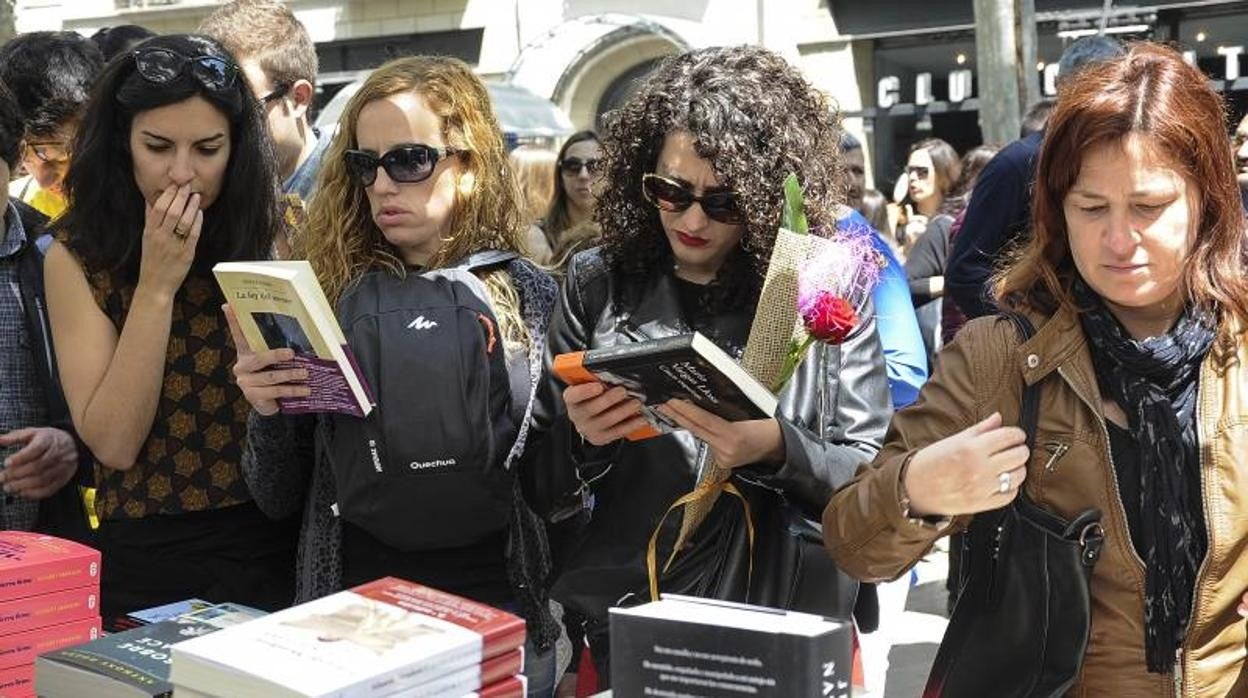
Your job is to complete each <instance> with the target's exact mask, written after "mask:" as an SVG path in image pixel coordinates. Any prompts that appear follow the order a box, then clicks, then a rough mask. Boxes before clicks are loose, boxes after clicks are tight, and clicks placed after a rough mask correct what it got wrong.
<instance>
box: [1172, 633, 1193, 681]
mask: <svg viewBox="0 0 1248 698" xmlns="http://www.w3.org/2000/svg"><path fill="white" fill-rule="evenodd" d="M1189 622H1190V621H1189ZM1182 695H1183V648H1182V647H1180V648H1179V649H1177V650H1175V651H1174V698H1181V696H1182Z"/></svg>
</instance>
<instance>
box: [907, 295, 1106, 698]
mask: <svg viewBox="0 0 1248 698" xmlns="http://www.w3.org/2000/svg"><path fill="white" fill-rule="evenodd" d="M1008 317H1009V318H1010V319H1011V320H1012V321H1013V322H1014V324H1015V326H1016V327H1017V329H1018V332H1019V334H1020V335H1021V336H1022V340H1023V341H1026V340H1027V339H1029V338H1030V337H1031V335H1032V334H1034V332H1035V330H1034V328H1033V327H1032V325H1031V323H1030V321H1028V320H1027V319H1026V318H1025V317H1023V316H1022V315H1017V314H1009V315H1008ZM1039 390H1040V385H1039V383H1037V384H1034V385H1031V386H1028V387H1026V388H1025V389H1024V391H1023V399H1022V409H1021V413H1020V419H1019V423H1020V425H1021V426H1022V427H1023V429H1024V430H1025V431H1026V433H1027V446H1028V448H1031V447H1032V446H1033V445H1034V441H1035V436H1036V424H1037V420H1038V418H1039V414H1038V412H1039ZM1100 520H1101V511H1100V510H1099V509H1095V508H1091V509H1087V510H1085V511H1083V512H1082V513H1080V514H1079V515H1078V516H1076V517H1075V518H1074V519H1073V520H1071V521H1065V520H1063V519H1062V518H1061V517H1059V516H1057V515H1055V514H1053V513H1052V512H1049V511H1047V510H1045V509H1043V508H1041V507H1039V506H1037V505H1036V504H1035V503H1034V502H1033V501H1031V499H1030V498H1029V497H1028V496H1027V495H1026V493H1025V492H1020V493H1019V495H1018V497H1016V498H1015V499H1014V501H1013V502H1011V503H1010V504H1009V505H1008V506H1006V507H1004V508H1002V509H997V510H994V511H989V512H983V513H981V514H977V515H975V517H974V518H973V519H971V522H970V524H969V526H968V527H967V531H966V535H965V536H964V537H963V541H964V543H963V548H962V555H963V558H962V567H963V575H962V584H961V585H960V586H961V589H960V593H959V596H958V601H957V605H956V606H954V609H953V615H952V617H951V618H950V619H949V626H948V628H947V629H946V631H945V636H944V639H943V641H942V642H941V643H940V649H939V650H937V652H936V659H935V661H934V662H933V665H932V670H931V673H930V674H929V675H928V679H927V686H926V688H925V689H924V691H923V696H924V698H963V697H965V698H971V697H974V698H979V697H981V696H993V697H994V698H1014V697H1020V698H1021V697H1023V696H1027V697H1028V698H1031V697H1035V696H1061V695H1064V694H1065V693H1066V691H1067V690H1068V689H1069V688H1070V686H1071V685H1072V684H1073V683H1074V682H1075V679H1076V678H1077V677H1078V675H1079V668H1080V666H1081V665H1082V663H1083V654H1084V652H1085V651H1086V650H1087V646H1088V635H1089V629H1090V626H1091V615H1092V608H1091V591H1090V584H1091V579H1092V568H1093V566H1095V565H1096V561H1097V560H1098V559H1099V558H1100V554H1101V547H1102V545H1103V543H1104V540H1105V532H1104V530H1103V529H1102V527H1101V523H1100Z"/></svg>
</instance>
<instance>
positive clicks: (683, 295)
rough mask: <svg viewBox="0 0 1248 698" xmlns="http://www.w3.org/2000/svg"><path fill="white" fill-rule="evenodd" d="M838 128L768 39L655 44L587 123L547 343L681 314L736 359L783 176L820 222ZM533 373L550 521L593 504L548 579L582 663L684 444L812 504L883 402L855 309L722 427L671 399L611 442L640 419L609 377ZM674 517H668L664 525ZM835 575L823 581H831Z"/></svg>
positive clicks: (876, 347)
mask: <svg viewBox="0 0 1248 698" xmlns="http://www.w3.org/2000/svg"><path fill="white" fill-rule="evenodd" d="M839 137H840V129H839V128H838V127H837V126H836V122H835V120H834V119H832V118H830V117H829V106H828V103H827V101H826V100H825V99H824V98H823V97H822V96H821V95H820V94H819V92H818V91H817V90H815V89H814V88H813V87H811V85H810V84H809V83H807V82H806V81H805V80H804V79H803V78H802V77H801V75H800V74H799V73H798V71H797V70H796V69H794V68H793V67H792V66H790V65H789V64H788V63H786V62H785V61H784V59H783V58H781V57H780V56H778V55H776V54H774V53H771V52H769V51H766V50H764V49H760V48H753V47H739V48H716V49H705V50H699V51H694V52H691V53H688V54H684V55H682V56H678V57H675V58H672V59H669V60H667V61H666V62H665V63H663V64H662V66H661V67H659V68H658V69H657V70H656V71H655V73H654V74H653V75H651V76H650V77H649V78H648V79H647V81H646V82H645V84H644V85H643V86H642V87H641V89H640V91H639V92H638V93H637V94H636V95H635V96H634V97H633V98H632V100H630V101H629V103H628V104H627V105H625V106H624V107H623V108H622V109H621V110H620V111H619V112H618V114H617V116H616V117H615V118H614V119H613V121H612V123H611V124H610V126H609V128H608V130H607V133H606V134H605V138H604V149H605V151H606V168H605V174H604V177H605V179H604V184H605V186H604V187H603V193H602V195H601V196H600V198H599V200H598V208H597V216H598V219H599V220H600V222H601V223H602V226H603V235H604V236H603V246H602V248H600V249H596V250H589V251H586V252H582V253H580V254H579V255H577V256H576V257H574V258H573V261H572V263H571V265H570V267H569V271H568V276H567V278H566V280H565V282H564V286H563V293H562V296H561V299H560V305H559V308H558V309H557V310H556V312H555V316H554V318H553V319H552V320H551V329H550V332H549V346H548V353H549V354H550V355H554V354H558V353H561V352H570V351H578V350H582V349H592V348H595V347H606V346H612V345H618V344H623V343H627V342H632V341H636V340H637V339H638V338H645V337H663V336H670V335H676V334H680V333H685V332H690V331H694V330H696V331H698V332H701V333H702V334H703V335H706V336H707V337H708V338H710V339H711V340H712V341H714V342H716V343H717V344H718V345H719V346H720V347H722V348H724V349H725V350H726V351H728V352H729V353H730V354H731V355H734V356H740V355H741V353H742V351H743V348H744V345H745V343H746V339H747V336H748V333H749V329H750V326H751V323H752V321H753V319H754V315H755V313H756V312H763V311H764V310H765V309H764V308H759V307H757V303H758V298H759V293H760V289H761V285H762V282H763V278H764V276H765V273H766V270H767V265H768V262H769V259H770V254H771V250H772V247H773V245H774V244H775V238H776V232H777V228H778V226H779V224H780V219H781V211H782V207H783V193H782V182H783V180H784V178H785V176H786V175H787V174H788V173H789V172H796V173H797V175H798V177H799V178H800V180H801V181H802V183H803V186H804V188H805V192H806V201H807V214H808V216H809V218H810V220H811V223H812V225H822V226H826V227H827V228H829V229H831V228H833V227H834V226H835V224H836V217H835V210H836V204H837V203H838V202H839V199H840V196H841V194H840V189H841V182H842V179H841V177H840V167H839V155H838V148H837V145H838V141H839ZM541 387H542V395H541V400H540V403H539V404H540V407H541V410H540V411H539V412H538V418H539V424H540V425H542V426H543V427H545V429H547V430H548V431H547V432H546V434H545V440H544V442H543V443H542V445H541V446H540V447H536V446H535V447H534V448H533V449H532V452H531V453H530V458H529V460H528V462H527V465H528V466H529V467H528V471H527V473H526V478H527V479H528V483H529V485H530V486H531V487H533V488H534V492H533V499H534V501H535V502H538V506H539V509H540V510H542V511H545V512H548V513H549V515H550V516H551V517H552V518H559V517H560V516H561V515H566V514H568V513H569V512H573V513H575V512H577V511H578V510H577V503H578V502H581V501H587V500H591V499H592V501H593V505H592V516H589V517H588V522H587V524H586V526H585V529H584V531H583V532H582V533H581V534H580V536H579V537H580V539H581V540H580V544H579V546H577V547H576V549H575V550H572V551H570V552H568V553H567V556H566V558H565V559H563V560H562V563H561V570H560V575H559V578H558V580H557V581H556V583H555V587H554V591H553V592H552V593H553V595H554V596H555V598H556V599H557V600H559V601H560V602H562V603H564V605H565V606H567V607H570V608H571V609H573V610H574V611H576V612H578V613H580V614H582V615H583V616H584V617H585V618H587V619H588V620H587V624H586V630H587V633H586V634H587V636H588V638H589V642H590V646H591V651H592V653H593V655H594V659H595V662H596V663H598V664H599V666H602V663H603V662H605V660H606V657H607V646H606V637H605V629H606V624H607V610H608V608H609V607H611V606H614V605H616V604H618V603H620V602H621V600H622V599H624V598H625V597H628V596H630V595H631V594H634V593H636V592H640V591H642V590H643V588H644V587H645V585H646V579H647V573H646V565H645V562H644V557H645V551H646V547H647V542H648V540H649V538H650V536H651V533H652V532H653V531H654V528H655V524H656V522H658V521H659V520H660V519H661V518H662V517H663V514H664V512H665V511H666V510H667V508H668V506H669V505H671V504H672V503H673V501H674V500H676V499H677V498H678V497H680V496H681V495H682V494H684V493H686V492H689V491H690V490H692V489H693V487H694V485H695V483H696V480H697V467H698V462H699V460H700V459H699V453H700V451H703V450H704V449H705V450H709V452H710V453H711V454H713V455H714V457H715V460H716V461H717V462H718V463H719V464H721V465H722V466H725V467H728V468H731V469H732V470H733V471H734V475H733V482H734V483H736V484H737V485H738V486H739V487H741V488H746V489H747V490H750V489H751V488H756V487H757V488H770V490H772V491H777V490H778V491H781V492H783V494H784V496H785V497H786V498H787V499H788V500H789V501H790V502H792V503H793V504H794V505H795V506H796V507H797V508H799V509H800V510H801V511H802V513H803V514H804V515H805V516H807V517H813V516H815V515H816V514H817V512H818V511H819V510H820V507H822V506H823V505H824V504H826V502H827V501H828V498H829V497H830V496H831V493H832V491H833V490H834V489H835V488H836V487H837V486H838V485H840V484H842V483H844V482H847V481H848V479H849V478H850V477H852V474H853V473H854V471H855V470H856V469H857V467H858V466H859V465H861V464H863V463H865V462H867V461H868V460H869V459H870V458H871V457H872V455H873V454H874V453H875V452H876V450H877V449H878V447H879V443H880V440H881V438H882V436H883V433H884V429H885V426H886V424H887V421H888V415H889V412H890V406H889V395H888V383H887V379H886V376H885V371H884V360H883V356H882V353H881V349H880V344H879V340H878V339H877V337H876V330H875V320H874V317H873V315H872V313H871V311H870V309H867V311H866V312H865V313H864V320H863V328H862V331H861V332H858V333H857V334H856V335H855V336H854V337H852V338H851V339H849V340H848V341H847V342H845V343H844V344H842V345H840V346H826V345H825V346H819V347H818V348H817V349H816V350H815V352H814V353H812V354H810V355H809V356H808V357H807V358H806V360H805V361H804V362H802V364H801V365H800V367H799V369H798V373H797V375H796V376H795V377H794V378H793V379H792V380H791V381H790V382H789V383H788V385H787V386H786V387H785V389H784V390H783V392H782V393H781V395H780V409H779V411H778V413H777V416H776V417H775V418H772V419H760V420H751V421H741V422H735V423H731V422H727V421H725V420H723V419H720V418H719V417H717V416H715V415H713V414H711V413H708V412H704V411H702V410H700V409H698V408H696V407H694V406H692V405H691V404H689V403H685V402H682V401H671V402H669V403H667V404H666V405H665V406H664V408H663V409H664V411H665V412H666V414H667V416H668V417H669V418H670V419H672V420H674V421H675V422H676V423H678V424H679V425H680V426H681V427H683V431H677V432H674V433H669V434H666V435H663V436H659V437H656V438H652V439H648V440H645V441H627V440H622V437H623V436H624V435H625V434H628V433H629V432H631V431H632V430H633V429H635V428H637V427H638V426H639V425H641V424H642V423H643V421H642V417H641V416H640V414H639V411H640V409H641V405H640V404H639V403H638V402H637V401H636V400H635V399H633V398H630V397H629V396H628V395H626V393H625V392H624V390H623V389H622V388H618V387H616V388H611V389H605V388H604V387H603V386H601V385H599V384H585V385H577V386H572V387H568V388H566V389H564V387H563V385H562V384H560V383H558V382H556V381H555V380H554V379H553V378H552V379H550V380H549V381H548V382H546V383H544V384H543V386H541ZM700 444H701V445H700ZM586 483H588V485H587V486H586ZM590 493H592V496H590ZM679 518H680V517H677V516H673V517H669V520H668V521H667V524H666V525H667V526H668V527H669V529H671V528H673V527H675V526H677V525H678V522H677V519H679ZM668 533H672V531H671V530H668ZM762 538H763V536H760V540H761V539H762ZM669 543H670V541H669ZM755 552H756V555H764V554H765V551H761V550H758V551H755ZM695 554H696V553H689V555H690V557H692V556H694V555H695ZM660 559H662V556H660ZM840 581H841V580H836V579H829V580H827V587H828V589H827V590H828V593H829V594H831V593H835V592H836V588H837V587H838V582H840ZM843 581H844V583H845V585H846V587H847V588H848V590H849V593H851V594H852V592H853V586H852V582H849V581H848V579H844V580H843ZM851 599H852V597H851Z"/></svg>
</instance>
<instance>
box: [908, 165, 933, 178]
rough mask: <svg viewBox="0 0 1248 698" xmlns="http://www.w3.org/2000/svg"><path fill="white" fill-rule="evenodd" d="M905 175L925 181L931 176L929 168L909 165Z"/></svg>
mask: <svg viewBox="0 0 1248 698" xmlns="http://www.w3.org/2000/svg"><path fill="white" fill-rule="evenodd" d="M906 174H907V175H909V176H911V177H914V178H915V179H927V178H928V176H930V175H931V174H932V170H931V168H929V167H920V166H919V165H911V166H910V167H907V168H906Z"/></svg>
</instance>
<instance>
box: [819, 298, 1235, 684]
mask: <svg viewBox="0 0 1248 698" xmlns="http://www.w3.org/2000/svg"><path fill="white" fill-rule="evenodd" d="M1032 319H1033V321H1034V322H1035V323H1036V325H1037V327H1038V328H1039V329H1038V330H1037V333H1036V335H1035V336H1034V337H1032V338H1031V339H1030V340H1029V341H1028V342H1026V343H1025V344H1022V345H1021V346H1020V345H1019V342H1018V336H1017V333H1016V331H1015V329H1014V326H1013V325H1012V324H1011V323H1010V322H1008V321H1006V320H1001V319H996V318H981V319H979V320H976V321H974V322H972V323H970V324H968V325H967V326H966V327H965V328H964V329H963V330H962V332H961V333H960V334H959V335H958V337H957V339H956V340H955V341H954V342H953V344H951V345H950V346H949V347H947V348H946V349H945V350H944V351H943V352H942V353H941V355H940V358H939V361H938V363H937V366H936V370H935V372H934V373H933V375H932V378H931V380H930V381H929V382H928V383H927V385H926V386H925V387H924V388H923V391H922V393H921V395H920V397H919V399H918V401H917V402H916V403H915V404H914V405H913V406H911V407H909V408H907V409H905V410H902V411H901V412H899V413H897V415H896V416H895V417H894V418H893V421H892V424H891V426H890V427H889V432H888V435H887V437H886V438H885V441H886V443H885V446H884V448H883V450H881V451H880V453H879V455H878V456H877V457H876V458H875V460H874V461H873V462H872V463H871V464H870V465H869V466H866V467H864V468H863V469H862V470H861V471H860V472H859V473H858V476H857V477H856V478H855V480H854V481H853V482H851V483H850V484H849V485H846V486H845V487H844V488H843V489H841V490H840V491H838V492H837V493H836V495H835V496H833V498H832V500H831V502H830V503H829V504H828V507H827V510H826V511H825V512H824V515H823V525H824V536H825V538H826V543H827V547H828V550H829V551H830V552H831V554H832V557H833V558H835V559H836V562H837V564H838V565H839V566H840V568H841V569H842V570H845V571H846V572H848V573H849V574H851V575H853V576H856V577H858V578H859V579H861V580H864V581H878V580H885V579H894V578H896V577H898V576H900V575H901V574H902V573H903V572H905V571H906V570H908V569H909V568H910V567H911V566H913V565H914V564H915V562H916V561H918V559H919V558H920V557H922V556H923V555H924V554H926V553H927V552H928V550H929V549H930V548H931V547H932V544H933V543H934V542H935V541H936V539H937V538H939V537H940V536H943V535H947V534H949V533H951V532H953V531H955V530H958V529H960V528H962V527H963V526H965V524H966V523H967V521H968V520H969V519H968V518H967V517H958V518H955V519H954V520H953V521H952V522H951V523H950V524H949V525H947V526H944V527H943V528H939V529H938V528H937V527H935V526H930V525H925V524H918V523H915V522H914V521H913V520H911V519H907V518H905V517H903V515H902V511H901V507H900V494H899V485H898V477H899V473H900V472H901V468H902V466H903V464H905V463H906V462H907V461H908V460H909V459H910V458H911V457H912V456H913V455H914V453H915V452H916V451H917V450H918V449H920V448H922V447H923V446H926V445H928V444H930V443H933V442H935V441H937V440H939V439H941V438H943V437H945V436H948V435H951V434H954V433H956V432H958V431H961V430H962V429H965V428H966V427H968V426H970V425H972V424H974V423H975V422H977V421H979V420H981V419H983V418H985V417H987V416H988V415H990V414H991V413H992V412H993V411H1000V412H1001V414H1002V416H1003V417H1004V419H1005V423H1007V424H1017V423H1018V422H1017V420H1018V413H1019V401H1020V399H1021V396H1022V388H1023V385H1022V380H1020V373H1021V375H1022V378H1023V379H1025V380H1026V381H1027V383H1028V384H1032V383H1035V382H1037V381H1040V380H1044V381H1045V383H1044V387H1043V389H1042V390H1041V397H1040V420H1039V425H1038V429H1037V435H1036V448H1035V449H1034V451H1033V453H1032V455H1031V460H1030V461H1029V463H1028V466H1027V468H1028V471H1027V472H1028V475H1027V482H1026V485H1025V487H1026V489H1027V492H1028V493H1029V494H1030V495H1031V497H1032V498H1033V499H1034V500H1035V501H1036V503H1038V504H1039V505H1040V506H1043V507H1045V508H1047V509H1049V510H1050V511H1053V512H1055V513H1057V514H1059V515H1061V516H1063V517H1066V518H1071V517H1073V516H1075V515H1076V514H1077V513H1079V512H1080V511H1082V510H1084V509H1086V508H1088V507H1092V506H1095V507H1099V508H1100V509H1101V511H1102V512H1103V519H1102V523H1103V525H1104V528H1105V546H1104V549H1103V551H1102V554H1101V559H1100V562H1099V563H1098V564H1097V566H1096V568H1095V571H1094V574H1093V579H1092V631H1091V638H1090V641H1089V645H1088V650H1087V653H1086V655H1085V658H1084V663H1083V668H1082V671H1081V673H1080V676H1079V680H1078V681H1077V682H1076V684H1075V686H1074V688H1073V690H1072V691H1071V693H1070V695H1073V696H1132V697H1134V696H1174V695H1181V696H1201V697H1202V698H1203V697H1206V696H1207V697H1208V698H1214V697H1215V696H1217V697H1218V698H1222V697H1223V696H1248V669H1246V668H1245V662H1244V660H1245V655H1246V654H1248V647H1246V644H1245V643H1248V632H1246V625H1245V620H1244V619H1243V618H1241V617H1240V616H1239V615H1238V614H1237V613H1236V610H1235V609H1236V607H1237V606H1238V604H1239V600H1240V596H1241V595H1242V594H1243V593H1244V592H1245V591H1248V344H1246V343H1245V342H1244V341H1241V342H1240V343H1239V345H1238V354H1237V357H1236V359H1235V360H1232V361H1229V362H1226V363H1227V365H1226V367H1225V368H1223V369H1221V370H1219V369H1217V368H1215V361H1214V359H1213V355H1214V352H1212V351H1211V352H1210V356H1209V357H1208V358H1207V359H1206V360H1205V363H1204V365H1203V366H1202V368H1201V374H1200V387H1199V398H1198V399H1199V405H1198V407H1197V420H1198V422H1199V424H1198V431H1197V434H1198V439H1199V443H1200V465H1201V489H1202V492H1203V495H1204V504H1205V520H1206V522H1207V528H1208V533H1209V551H1208V555H1207V557H1206V559H1205V562H1204V564H1203V566H1202V567H1201V570H1200V573H1199V575H1198V578H1197V581H1196V595H1195V609H1194V613H1193V616H1192V621H1191V623H1190V625H1189V627H1188V633H1187V640H1186V642H1185V643H1184V646H1183V652H1182V661H1181V664H1180V670H1179V671H1176V672H1175V675H1174V676H1161V675H1158V674H1150V673H1148V671H1147V670H1146V668H1145V659H1144V565H1143V562H1142V561H1141V560H1140V558H1139V556H1138V555H1137V554H1136V552H1135V549H1134V547H1133V546H1132V544H1131V537H1130V535H1129V534H1128V530H1127V523H1126V515H1125V513H1124V510H1123V507H1122V504H1121V501H1120V499H1119V496H1118V486H1117V481H1116V479H1115V476H1114V472H1113V468H1112V465H1111V462H1110V457H1109V436H1108V433H1107V432H1106V429H1105V423H1104V418H1103V415H1102V411H1101V399H1100V393H1099V391H1098V389H1097V383H1096V377H1095V375H1094V374H1093V368H1092V358H1091V356H1090V354H1089V353H1088V345H1087V342H1086V340H1085V338H1084V334H1083V330H1082V328H1081V327H1080V325H1079V322H1078V319H1077V317H1076V316H1075V315H1074V314H1073V313H1070V312H1067V311H1064V310H1059V311H1058V312H1057V313H1056V314H1054V315H1053V316H1052V317H1051V318H1048V319H1047V320H1045V319H1044V318H1042V317H1033V318H1032Z"/></svg>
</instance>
